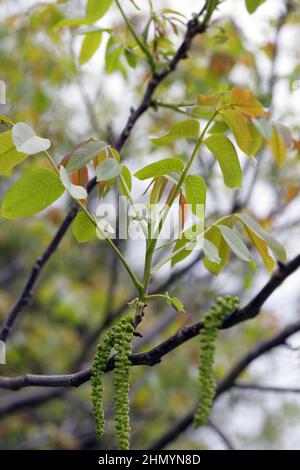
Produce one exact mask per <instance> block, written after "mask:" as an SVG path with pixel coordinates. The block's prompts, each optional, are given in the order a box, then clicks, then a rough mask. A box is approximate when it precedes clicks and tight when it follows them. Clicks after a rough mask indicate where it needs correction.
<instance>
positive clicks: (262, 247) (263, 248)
mask: <svg viewBox="0 0 300 470" xmlns="http://www.w3.org/2000/svg"><path fill="white" fill-rule="evenodd" d="M245 230H246V232H247V235H248V237H249V238H250V240H251V241H252V243H253V245H254V246H255V247H256V248H257V251H258V252H259V254H260V256H261V258H262V260H263V262H264V265H265V266H266V268H267V270H268V271H269V272H272V271H273V269H274V267H275V264H276V263H275V261H274V259H273V258H272V257H271V256H270V255H269V251H268V245H267V244H266V242H265V241H264V240H262V238H260V237H258V236H257V235H256V234H255V233H254V232H252V230H250V229H249V227H247V226H245Z"/></svg>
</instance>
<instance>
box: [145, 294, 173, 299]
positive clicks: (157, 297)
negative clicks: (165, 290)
mask: <svg viewBox="0 0 300 470" xmlns="http://www.w3.org/2000/svg"><path fill="white" fill-rule="evenodd" d="M169 298H170V297H169V296H168V295H165V294H147V295H145V300H150V299H164V300H166V299H169Z"/></svg>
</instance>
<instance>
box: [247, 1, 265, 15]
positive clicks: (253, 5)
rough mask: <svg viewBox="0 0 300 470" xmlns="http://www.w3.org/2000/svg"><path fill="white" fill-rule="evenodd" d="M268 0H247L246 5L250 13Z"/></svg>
mask: <svg viewBox="0 0 300 470" xmlns="http://www.w3.org/2000/svg"><path fill="white" fill-rule="evenodd" d="M265 1H266V0H246V7H247V10H248V12H249V13H254V12H255V11H256V10H257V8H258V7H259V6H260V5H261V4H262V3H265Z"/></svg>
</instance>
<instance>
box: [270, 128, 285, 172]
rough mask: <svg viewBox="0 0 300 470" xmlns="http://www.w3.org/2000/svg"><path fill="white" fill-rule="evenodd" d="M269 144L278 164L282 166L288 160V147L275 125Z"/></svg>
mask: <svg viewBox="0 0 300 470" xmlns="http://www.w3.org/2000/svg"><path fill="white" fill-rule="evenodd" d="M269 145H270V148H271V151H272V154H273V157H274V159H275V161H276V163H277V165H278V166H279V167H280V168H281V167H282V166H283V165H284V164H285V161H286V147H285V143H284V140H283V138H282V137H281V135H280V134H279V132H278V131H277V129H276V127H275V126H273V132H272V137H271V139H270V140H269Z"/></svg>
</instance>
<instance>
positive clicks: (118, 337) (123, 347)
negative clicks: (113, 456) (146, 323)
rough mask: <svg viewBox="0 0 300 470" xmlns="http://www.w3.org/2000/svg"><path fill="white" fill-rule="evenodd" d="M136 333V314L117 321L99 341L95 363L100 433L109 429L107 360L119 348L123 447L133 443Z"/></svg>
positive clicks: (118, 399) (117, 376) (117, 405)
mask: <svg viewBox="0 0 300 470" xmlns="http://www.w3.org/2000/svg"><path fill="white" fill-rule="evenodd" d="M133 333H134V327H133V317H132V316H131V315H130V316H127V317H124V318H122V319H121V320H120V322H119V323H117V324H116V325H114V326H113V327H112V328H111V329H110V330H109V331H108V332H107V333H106V334H105V336H104V337H103V340H102V342H101V343H99V345H98V348H97V352H96V355H95V358H94V361H93V367H92V382H91V384H92V403H93V413H94V418H95V424H96V432H97V434H98V436H102V435H103V434H104V430H105V417H104V407H103V376H104V371H105V368H106V365H107V361H108V359H109V357H110V355H111V353H112V350H113V349H114V350H115V353H116V354H115V367H114V388H115V411H116V418H115V419H116V429H117V437H118V443H119V447H120V449H121V450H128V449H129V446H130V423H129V396H128V395H129V379H130V370H131V362H130V360H129V358H128V356H129V355H130V354H131V348H132V346H131V344H132V338H133Z"/></svg>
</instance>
